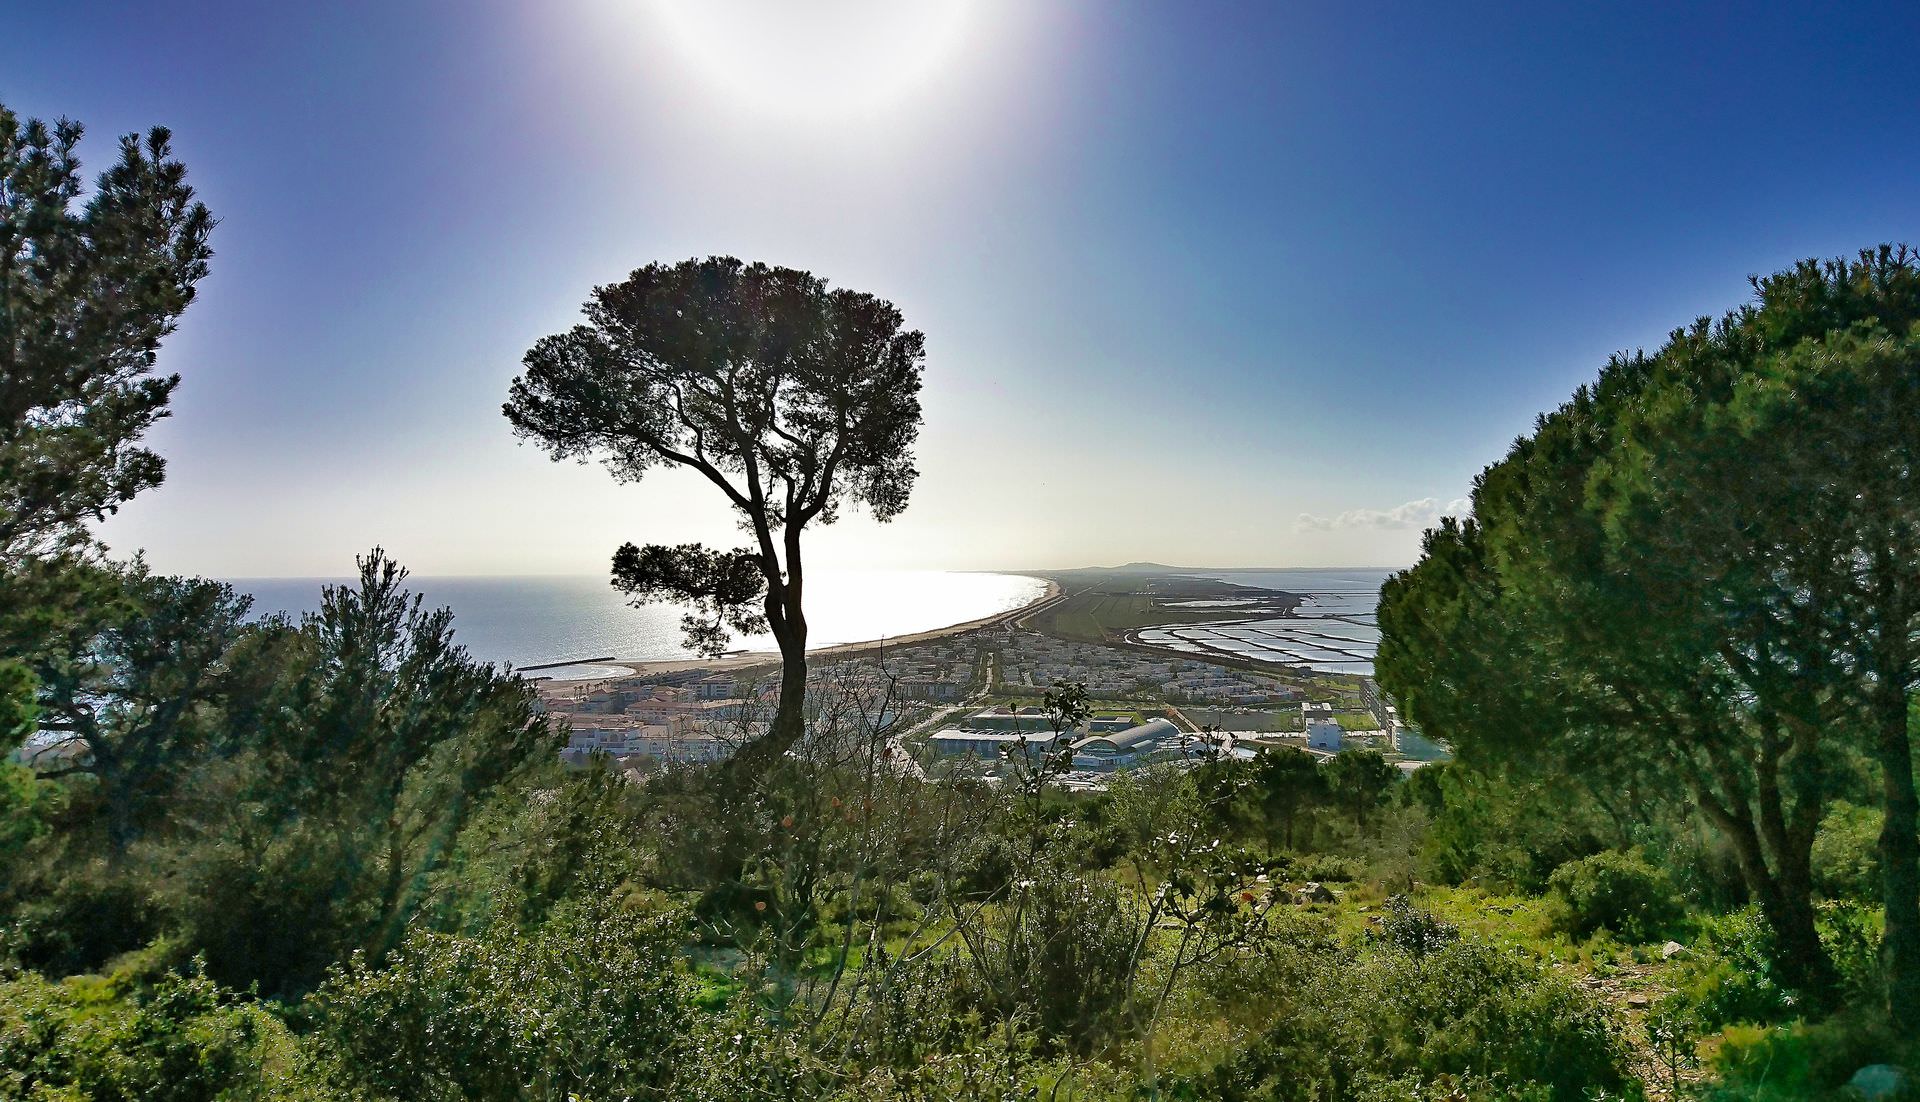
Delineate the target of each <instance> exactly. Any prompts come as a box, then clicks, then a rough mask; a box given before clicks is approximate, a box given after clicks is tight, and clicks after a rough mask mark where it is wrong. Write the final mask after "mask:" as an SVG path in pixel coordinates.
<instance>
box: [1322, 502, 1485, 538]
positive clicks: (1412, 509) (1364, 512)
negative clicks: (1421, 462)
mask: <svg viewBox="0 0 1920 1102" xmlns="http://www.w3.org/2000/svg"><path fill="white" fill-rule="evenodd" d="M1472 508H1473V503H1472V502H1471V501H1468V500H1467V499H1466V498H1464V497H1457V498H1454V499H1453V500H1452V501H1449V502H1446V503H1445V504H1442V503H1441V501H1440V499H1439V498H1433V497H1423V498H1421V499H1419V500H1418V501H1409V502H1407V503H1405V504H1403V505H1396V506H1394V507H1393V508H1391V509H1348V510H1347V511H1346V512H1344V513H1341V514H1340V515H1339V516H1337V517H1322V516H1315V515H1314V514H1312V513H1301V514H1300V516H1299V519H1297V520H1295V521H1294V522H1293V530H1294V531H1296V532H1335V531H1341V530H1345V529H1352V528H1381V529H1389V530H1404V529H1410V528H1411V529H1420V528H1431V527H1433V526H1434V525H1435V524H1437V523H1439V521H1440V518H1441V517H1458V516H1465V515H1466V514H1467V513H1468V512H1470V511H1471V510H1472Z"/></svg>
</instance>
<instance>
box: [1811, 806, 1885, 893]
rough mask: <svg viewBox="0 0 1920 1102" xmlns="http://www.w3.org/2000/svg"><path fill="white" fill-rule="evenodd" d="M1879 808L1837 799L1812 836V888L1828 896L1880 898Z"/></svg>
mask: <svg viewBox="0 0 1920 1102" xmlns="http://www.w3.org/2000/svg"><path fill="white" fill-rule="evenodd" d="M1880 822H1881V814H1880V809H1879V808H1874V807H1861V806H1859V805H1857V804H1850V803H1847V802H1846V801H1844V800H1836V801H1834V804H1833V807H1832V808H1831V809H1829V810H1828V812H1827V817H1826V818H1825V819H1822V820H1821V821H1820V829H1819V831H1818V832H1817V833H1815V834H1814V836H1813V869H1812V872H1813V888H1814V890H1815V891H1817V892H1819V893H1820V894H1821V895H1823V896H1825V897H1826V898H1828V899H1862V900H1866V899H1878V898H1880Z"/></svg>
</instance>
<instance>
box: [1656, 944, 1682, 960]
mask: <svg viewBox="0 0 1920 1102" xmlns="http://www.w3.org/2000/svg"><path fill="white" fill-rule="evenodd" d="M1686 951H1687V947H1686V946H1684V945H1682V944H1680V943H1679V942H1677V941H1669V942H1667V943H1666V944H1665V945H1662V946H1661V947H1660V959H1661V960H1672V959H1673V958H1675V957H1677V956H1679V955H1681V954H1682V953H1685V952H1686Z"/></svg>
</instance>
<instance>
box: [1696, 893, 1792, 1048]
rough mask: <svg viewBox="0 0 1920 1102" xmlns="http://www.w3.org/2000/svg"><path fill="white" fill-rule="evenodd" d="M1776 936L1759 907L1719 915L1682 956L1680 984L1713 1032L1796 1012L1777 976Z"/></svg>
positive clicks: (1707, 922) (1704, 924)
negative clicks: (1775, 976) (1774, 969)
mask: <svg viewBox="0 0 1920 1102" xmlns="http://www.w3.org/2000/svg"><path fill="white" fill-rule="evenodd" d="M1773 955H1774V954H1773V951H1772V935H1771V933H1770V932H1769V931H1768V928H1767V924H1766V922H1765V921H1764V920H1763V919H1762V918H1761V917H1760V913H1759V910H1758V909H1757V908H1752V907H1749V908H1747V909H1746V910H1742V911H1735V912H1733V913H1731V914H1725V915H1713V916H1711V917H1708V918H1706V919H1704V920H1703V921H1702V923H1701V927H1700V934H1699V936H1698V937H1696V938H1695V939H1694V944H1693V951H1692V952H1691V953H1689V954H1687V955H1686V956H1685V957H1683V958H1681V961H1680V965H1679V967H1678V968H1677V969H1676V970H1675V977H1674V986H1675V990H1676V991H1677V992H1678V993H1679V995H1680V997H1681V998H1682V999H1684V1000H1685V1001H1686V1003H1687V1005H1688V1006H1689V1007H1690V1009H1691V1013H1692V1016H1693V1017H1694V1018H1695V1019H1696V1020H1697V1021H1698V1022H1699V1024H1700V1025H1701V1026H1702V1027H1703V1028H1705V1029H1708V1030H1713V1029H1719V1028H1722V1027H1724V1026H1727V1025H1731V1024H1733V1023H1736V1022H1747V1023H1761V1022H1777V1021H1780V1020H1782V1019H1784V1018H1785V1017H1787V1016H1788V1015H1789V1014H1791V1013H1792V1012H1793V1008H1794V1000H1793V995H1792V993H1791V992H1789V991H1788V990H1787V989H1786V988H1785V987H1783V986H1781V985H1780V983H1779V982H1778V981H1777V980H1775V979H1774V975H1773Z"/></svg>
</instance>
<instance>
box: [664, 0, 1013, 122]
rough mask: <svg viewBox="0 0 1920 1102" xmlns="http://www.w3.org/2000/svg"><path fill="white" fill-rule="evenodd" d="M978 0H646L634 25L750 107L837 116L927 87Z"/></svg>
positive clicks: (979, 30) (782, 114)
mask: <svg viewBox="0 0 1920 1102" xmlns="http://www.w3.org/2000/svg"><path fill="white" fill-rule="evenodd" d="M992 7H993V5H991V4H988V3H982V2H980V0H971V2H970V0H785V2H782V0H758V2H756V0H645V2H644V3H642V4H641V6H640V13H641V14H643V15H644V17H645V18H644V19H643V20H641V21H640V26H641V27H642V28H644V30H645V31H646V32H647V33H650V34H652V35H655V36H657V39H658V42H659V44H660V45H661V46H664V47H666V50H665V51H664V52H666V53H667V54H669V55H670V56H672V57H675V58H677V59H679V60H680V61H681V62H682V63H683V64H684V65H685V66H686V68H687V70H688V73H689V75H690V76H691V77H693V78H695V79H697V80H699V81H701V82H702V83H704V84H706V85H708V86H710V87H711V88H712V89H713V90H714V92H715V93H717V94H718V95H720V96H723V97H725V98H726V99H728V100H730V101H732V102H733V104H734V105H735V106H737V107H738V108H740V109H742V110H745V111H748V112H750V113H753V114H757V115H762V116H768V117H773V118H778V119H783V120H791V121H796V122H798V121H809V120H811V121H845V120H850V119H858V118H861V117H868V116H875V115H881V114H885V113H888V112H890V111H892V110H894V109H896V108H899V107H901V106H904V105H906V104H908V103H910V102H912V101H914V100H916V99H918V98H920V97H921V96H923V95H925V94H927V93H929V92H930V91H933V90H935V89H936V87H937V86H938V85H940V84H941V83H942V82H943V78H951V77H952V76H953V75H954V73H955V71H956V70H957V69H958V68H959V65H960V62H961V60H962V55H963V54H964V53H965V52H966V47H967V46H968V45H969V44H970V43H971V42H973V41H976V40H977V39H979V38H980V37H981V36H982V35H983V33H984V31H985V30H986V28H985V24H986V23H987V22H988V17H989V13H990V11H991V9H992Z"/></svg>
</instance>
